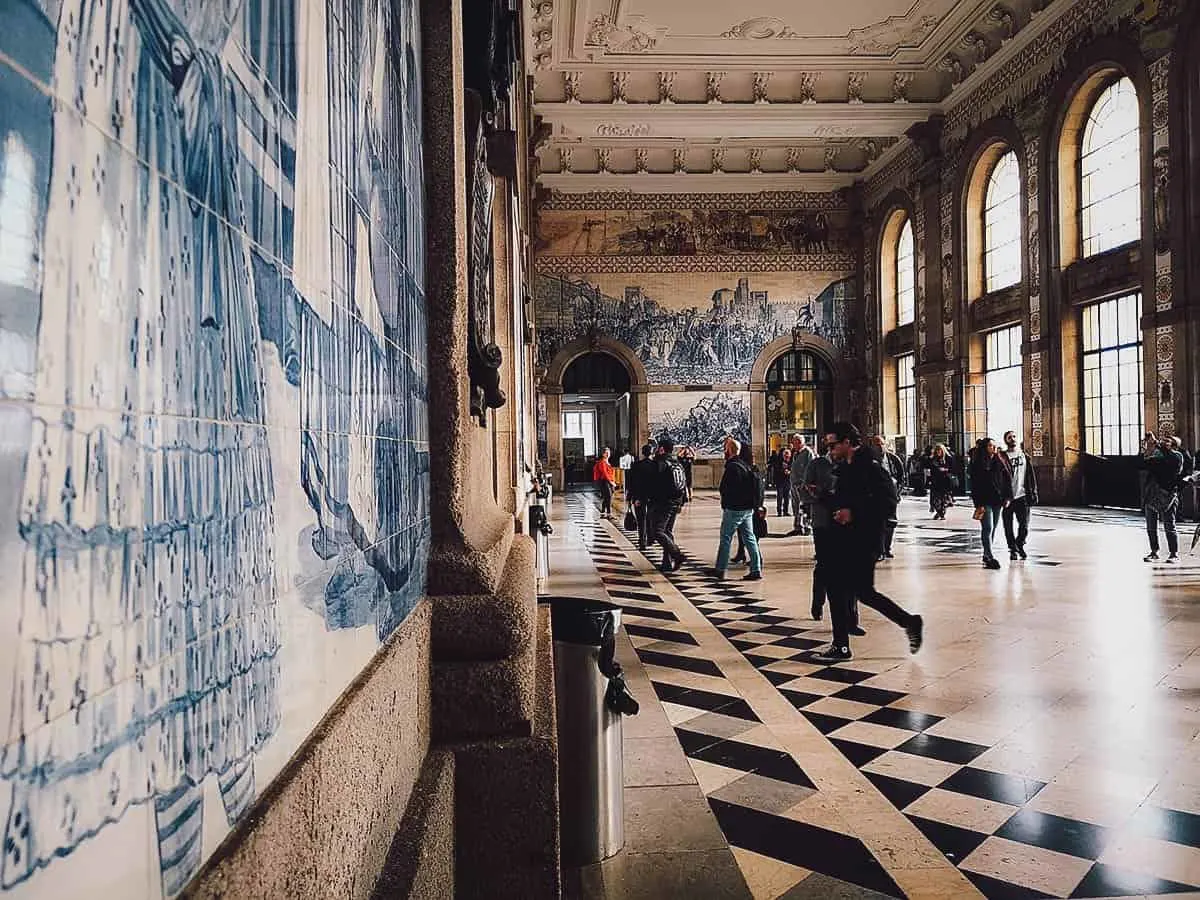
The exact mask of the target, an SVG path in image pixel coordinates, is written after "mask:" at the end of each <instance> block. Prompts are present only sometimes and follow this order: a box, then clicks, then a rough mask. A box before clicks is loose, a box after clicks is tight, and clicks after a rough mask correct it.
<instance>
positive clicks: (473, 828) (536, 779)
mask: <svg viewBox="0 0 1200 900" xmlns="http://www.w3.org/2000/svg"><path fill="white" fill-rule="evenodd" d="M552 637H553V636H552V634H551V629H550V609H549V607H544V606H543V607H538V610H537V645H536V649H535V652H534V654H533V657H534V658H535V659H536V666H537V668H536V672H535V676H534V677H535V679H536V685H537V687H536V707H535V710H534V715H533V726H534V732H533V735H532V736H531V737H527V738H520V739H506V740H499V741H490V742H475V743H461V744H454V745H450V746H448V747H446V749H452V750H453V751H454V754H455V845H456V863H455V872H456V881H455V896H456V897H460V898H479V900H494V898H510V897H511V898H520V900H557V898H558V897H560V896H561V890H562V869H561V865H560V862H559V853H560V849H559V801H558V737H557V733H556V723H555V709H554V653H553V641H552Z"/></svg>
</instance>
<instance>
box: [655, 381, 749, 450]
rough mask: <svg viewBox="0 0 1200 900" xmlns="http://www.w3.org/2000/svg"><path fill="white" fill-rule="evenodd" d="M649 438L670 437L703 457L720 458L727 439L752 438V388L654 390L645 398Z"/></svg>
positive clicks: (678, 445) (679, 445)
mask: <svg viewBox="0 0 1200 900" xmlns="http://www.w3.org/2000/svg"><path fill="white" fill-rule="evenodd" d="M646 402H647V411H648V416H649V421H650V439H651V440H655V441H657V440H659V439H660V438H663V437H669V438H671V439H672V440H673V441H675V446H676V447H677V448H682V447H691V448H692V449H693V450H695V451H696V455H697V456H698V457H701V458H719V457H721V456H723V455H724V452H725V438H726V437H733V438H737V439H738V440H739V441H743V442H745V441H748V440H750V392H749V391H654V392H652V393H650V394H649V395H648V396H647V397H646Z"/></svg>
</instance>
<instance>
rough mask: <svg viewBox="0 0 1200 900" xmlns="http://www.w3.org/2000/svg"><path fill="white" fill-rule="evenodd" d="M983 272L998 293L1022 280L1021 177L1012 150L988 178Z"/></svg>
mask: <svg viewBox="0 0 1200 900" xmlns="http://www.w3.org/2000/svg"><path fill="white" fill-rule="evenodd" d="M983 246H984V256H983V268H984V273H985V276H986V289H987V290H988V291H996V290H1000V289H1001V288H1005V287H1008V286H1009V285H1012V284H1016V283H1017V282H1018V281H1020V279H1021V175H1020V168H1019V166H1018V165H1017V156H1016V154H1015V153H1013V152H1012V151H1011V150H1010V151H1009V152H1007V153H1005V154H1004V155H1003V156H1001V157H1000V159H999V160H998V161H997V162H996V165H995V167H994V168H993V169H992V174H991V176H990V177H989V178H988V185H987V190H986V193H985V195H984V209H983Z"/></svg>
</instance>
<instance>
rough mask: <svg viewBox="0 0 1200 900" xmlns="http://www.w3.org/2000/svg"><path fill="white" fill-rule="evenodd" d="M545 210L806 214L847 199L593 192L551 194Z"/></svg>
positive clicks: (842, 206)
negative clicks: (661, 210)
mask: <svg viewBox="0 0 1200 900" xmlns="http://www.w3.org/2000/svg"><path fill="white" fill-rule="evenodd" d="M542 209H547V210H588V209H622V210H645V209H699V210H703V211H705V212H716V211H718V210H730V211H738V212H749V211H750V210H752V209H766V210H797V209H802V210H805V211H806V212H814V213H816V212H845V211H846V209H847V207H846V200H845V198H844V197H843V196H842V195H841V194H840V193H838V192H836V191H829V192H821V193H813V192H810V191H763V192H762V193H758V194H746V193H740V194H730V193H703V194H658V193H648V194H642V193H637V194H635V193H633V192H632V191H592V192H588V193H577V194H576V193H563V192H562V191H551V192H550V199H549V200H547V201H546V203H545V205H544V206H543V207H542Z"/></svg>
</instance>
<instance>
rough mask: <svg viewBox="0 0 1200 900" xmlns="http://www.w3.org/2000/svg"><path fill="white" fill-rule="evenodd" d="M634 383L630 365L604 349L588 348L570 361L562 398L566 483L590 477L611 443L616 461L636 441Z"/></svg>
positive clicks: (614, 462)
mask: <svg viewBox="0 0 1200 900" xmlns="http://www.w3.org/2000/svg"><path fill="white" fill-rule="evenodd" d="M630 387H632V384H631V381H630V378H629V372H628V371H627V370H626V369H625V366H624V365H622V364H621V361H620V360H618V359H617V358H616V357H615V356H611V355H609V354H608V353H605V352H604V351H592V352H589V353H585V354H583V355H582V356H579V357H576V358H575V359H574V360H572V361H571V363H570V364H569V365H568V366H567V368H566V371H564V372H563V380H562V391H563V392H562V400H561V403H562V412H561V416H562V459H563V480H564V483H565V484H573V483H575V482H579V481H587V480H589V479H590V477H591V476H590V472H591V467H592V464H593V463H594V462H595V460H596V457H597V456H599V455H600V452H601V450H602V449H603V448H605V447H609V448H611V450H612V452H613V464H614V465H615V464H616V461H617V459H618V458H619V457H620V456H621V454H622V453H624V452H625V451H626V450H628V449H629V448H630V447H631V446H632V444H633V441H632V438H631V430H630V425H631V419H632V416H631V407H630V401H631V400H632V394H631V393H630Z"/></svg>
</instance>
